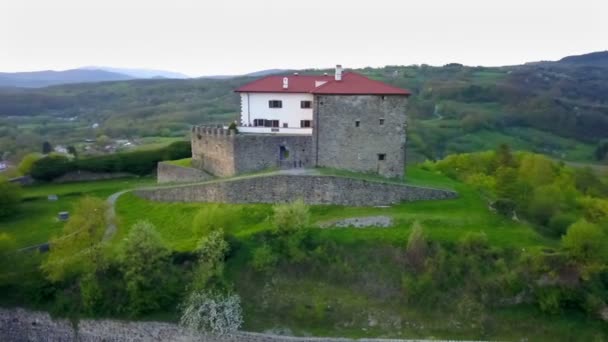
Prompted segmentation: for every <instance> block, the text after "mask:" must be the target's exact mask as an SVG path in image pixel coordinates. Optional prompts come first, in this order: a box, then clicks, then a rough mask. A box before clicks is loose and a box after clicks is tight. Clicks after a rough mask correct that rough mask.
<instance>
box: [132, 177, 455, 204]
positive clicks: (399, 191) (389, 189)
mask: <svg viewBox="0 0 608 342" xmlns="http://www.w3.org/2000/svg"><path fill="white" fill-rule="evenodd" d="M134 192H135V194H137V195H138V196H141V197H143V198H146V199H149V200H154V201H163V202H218V203H280V202H290V201H294V200H296V199H300V198H301V199H303V200H304V201H305V202H306V203H309V204H338V205H347V206H384V205H392V204H396V203H399V202H402V201H417V200H436V199H448V198H454V197H456V196H457V195H456V193H455V192H452V191H448V190H440V189H431V188H422V187H414V186H408V185H400V184H391V183H381V182H375V181H367V180H361V179H354V178H344V177H335V176H309V175H287V174H275V175H268V176H255V177H246V178H240V179H239V178H237V179H232V180H225V181H211V182H208V183H203V184H195V185H188V186H175V187H168V188H156V189H140V190H135V191H134Z"/></svg>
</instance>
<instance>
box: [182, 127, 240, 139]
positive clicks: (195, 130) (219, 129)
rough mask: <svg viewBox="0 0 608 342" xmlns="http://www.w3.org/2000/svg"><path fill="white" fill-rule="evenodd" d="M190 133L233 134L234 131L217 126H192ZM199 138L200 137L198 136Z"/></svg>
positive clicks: (234, 133) (198, 134)
mask: <svg viewBox="0 0 608 342" xmlns="http://www.w3.org/2000/svg"><path fill="white" fill-rule="evenodd" d="M192 135H193V136H194V135H197V136H235V135H236V132H234V131H233V130H230V129H227V128H224V127H221V126H218V127H210V126H192ZM199 139H200V138H199Z"/></svg>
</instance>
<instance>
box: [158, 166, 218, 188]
mask: <svg viewBox="0 0 608 342" xmlns="http://www.w3.org/2000/svg"><path fill="white" fill-rule="evenodd" d="M156 174H157V177H156V181H157V182H158V183H159V184H162V183H188V182H203V181H206V180H210V179H212V178H213V177H212V176H211V175H209V174H208V173H205V172H204V171H201V170H199V169H195V168H192V167H183V166H179V165H173V164H169V163H167V162H159V163H158V165H157V167H156Z"/></svg>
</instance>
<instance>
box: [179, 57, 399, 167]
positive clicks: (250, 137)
mask: <svg viewBox="0 0 608 342" xmlns="http://www.w3.org/2000/svg"><path fill="white" fill-rule="evenodd" d="M235 91H236V92H237V93H239V94H240V97H241V115H240V122H239V123H238V125H237V130H236V131H235V130H230V129H227V128H209V127H198V126H197V127H193V128H192V138H191V139H192V163H193V166H195V167H197V168H199V169H202V170H204V171H206V172H208V173H211V174H212V175H215V176H220V177H229V176H234V175H238V174H242V173H249V172H255V171H260V170H264V169H268V168H282V169H285V168H309V167H329V168H336V169H344V170H349V171H355V172H364V173H376V174H379V175H382V176H384V177H389V178H401V177H403V175H404V170H405V144H406V114H405V109H406V104H407V99H408V97H409V95H410V92H409V91H407V90H404V89H400V88H396V87H393V86H390V85H388V84H385V83H382V82H379V81H375V80H371V79H369V78H367V77H365V76H363V75H360V74H357V73H354V72H343V70H342V67H341V66H340V65H338V66H337V67H336V70H335V74H334V75H332V76H329V75H327V74H325V75H299V74H298V73H294V74H293V75H289V76H277V75H273V76H268V77H264V78H261V79H259V80H256V81H253V82H251V83H248V84H246V85H244V86H242V87H240V88H238V89H236V90H235Z"/></svg>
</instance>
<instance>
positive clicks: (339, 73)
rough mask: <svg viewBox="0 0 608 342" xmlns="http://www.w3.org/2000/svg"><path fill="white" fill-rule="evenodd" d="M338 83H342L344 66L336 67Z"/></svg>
mask: <svg viewBox="0 0 608 342" xmlns="http://www.w3.org/2000/svg"><path fill="white" fill-rule="evenodd" d="M336 81H342V65H340V64H338V65H336Z"/></svg>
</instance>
